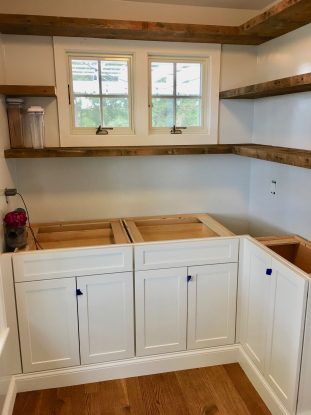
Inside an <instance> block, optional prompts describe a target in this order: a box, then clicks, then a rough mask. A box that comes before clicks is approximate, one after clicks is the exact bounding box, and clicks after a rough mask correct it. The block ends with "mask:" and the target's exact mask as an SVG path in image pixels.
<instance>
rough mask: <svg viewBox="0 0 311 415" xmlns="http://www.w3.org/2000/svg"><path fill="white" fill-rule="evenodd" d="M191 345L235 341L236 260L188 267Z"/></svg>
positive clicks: (195, 347) (208, 344)
mask: <svg viewBox="0 0 311 415" xmlns="http://www.w3.org/2000/svg"><path fill="white" fill-rule="evenodd" d="M188 275H189V278H188V279H189V282H188V340H187V347H188V349H198V348H204V347H214V346H223V345H227V344H233V343H234V341H235V319H236V294H237V264H217V265H205V266H197V267H190V268H189V269H188Z"/></svg>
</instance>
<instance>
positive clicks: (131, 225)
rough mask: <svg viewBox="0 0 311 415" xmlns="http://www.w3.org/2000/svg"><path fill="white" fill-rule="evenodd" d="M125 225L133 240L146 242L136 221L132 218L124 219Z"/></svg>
mask: <svg viewBox="0 0 311 415" xmlns="http://www.w3.org/2000/svg"><path fill="white" fill-rule="evenodd" d="M123 223H124V226H125V228H126V229H127V231H128V234H129V236H130V238H131V240H132V242H136V243H139V242H145V240H144V238H143V236H142V234H141V233H140V232H139V230H138V228H137V226H136V224H135V222H134V221H133V220H131V219H124V220H123Z"/></svg>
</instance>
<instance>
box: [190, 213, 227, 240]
mask: <svg viewBox="0 0 311 415" xmlns="http://www.w3.org/2000/svg"><path fill="white" fill-rule="evenodd" d="M195 216H196V217H197V218H198V219H199V220H200V221H201V222H202V223H204V224H205V225H206V226H208V227H209V228H211V229H212V230H213V231H214V232H215V233H217V235H219V236H234V235H235V234H234V233H233V232H231V231H230V230H229V229H227V228H226V227H225V226H223V225H222V224H221V223H219V222H218V221H217V220H216V219H214V218H213V217H212V216H210V215H208V214H207V213H199V214H196V215H195Z"/></svg>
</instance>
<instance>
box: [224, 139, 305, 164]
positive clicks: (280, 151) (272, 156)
mask: <svg viewBox="0 0 311 415" xmlns="http://www.w3.org/2000/svg"><path fill="white" fill-rule="evenodd" d="M232 153H233V154H236V155H238V156H244V157H251V158H255V159H260V160H267V161H273V162H275V163H280V164H287V165H290V166H296V167H303V168H305V169H311V150H301V149H297V148H287V147H275V146H267V145H260V144H241V145H234V146H233V148H232Z"/></svg>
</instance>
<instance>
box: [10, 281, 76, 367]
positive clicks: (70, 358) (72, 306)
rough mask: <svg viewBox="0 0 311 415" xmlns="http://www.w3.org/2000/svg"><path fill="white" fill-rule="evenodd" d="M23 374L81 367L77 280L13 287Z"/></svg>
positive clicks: (28, 283)
mask: <svg viewBox="0 0 311 415" xmlns="http://www.w3.org/2000/svg"><path fill="white" fill-rule="evenodd" d="M16 298H17V311H18V319H19V333H20V344H21V353H22V363H23V371H24V372H35V371H40V370H48V369H58V368H63V367H68V366H75V365H79V364H80V357H79V336H78V318H77V300H76V279H75V278H61V279H54V280H53V279H52V280H44V281H31V282H23V283H19V284H16Z"/></svg>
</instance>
